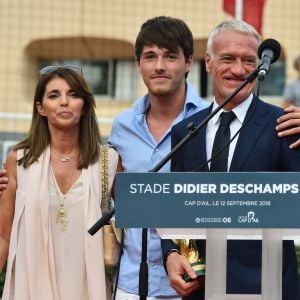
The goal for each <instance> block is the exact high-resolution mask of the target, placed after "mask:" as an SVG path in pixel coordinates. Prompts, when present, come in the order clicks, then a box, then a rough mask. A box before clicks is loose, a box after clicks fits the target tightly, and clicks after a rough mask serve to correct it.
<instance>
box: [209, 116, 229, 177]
mask: <svg viewBox="0 0 300 300" xmlns="http://www.w3.org/2000/svg"><path fill="white" fill-rule="evenodd" d="M234 118H235V114H234V112H233V111H229V112H222V113H221V116H220V125H219V128H218V130H217V133H216V136H215V140H214V144H213V149H212V154H211V157H212V161H211V164H210V171H211V172H214V171H215V172H217V171H218V172H227V164H228V153H229V141H230V128H229V125H230V123H231V122H232V121H233V120H234ZM225 145H227V146H226V148H225V149H223V151H222V152H221V153H219V152H220V150H221V149H222V148H223V147H224V146H225Z"/></svg>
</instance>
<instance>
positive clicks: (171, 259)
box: [166, 252, 204, 297]
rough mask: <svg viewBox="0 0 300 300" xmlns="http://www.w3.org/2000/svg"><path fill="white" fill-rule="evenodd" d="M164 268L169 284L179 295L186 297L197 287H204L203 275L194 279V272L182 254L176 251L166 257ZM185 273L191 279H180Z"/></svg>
mask: <svg viewBox="0 0 300 300" xmlns="http://www.w3.org/2000/svg"><path fill="white" fill-rule="evenodd" d="M166 268H167V271H168V276H169V280H170V284H171V286H172V287H173V289H174V290H175V291H176V292H177V293H178V294H179V295H180V296H182V297H186V296H188V295H190V294H192V293H193V292H194V291H196V290H198V289H199V288H204V277H202V278H201V279H196V278H197V276H196V273H195V272H194V270H193V269H192V267H191V265H190V264H189V262H188V260H187V259H186V258H185V257H184V256H183V255H180V254H179V253H177V252H173V253H171V254H170V255H169V256H168V258H167V262H166ZM185 273H187V274H188V275H189V276H190V278H191V279H192V281H190V282H185V281H184V280H183V279H182V275H184V274H185Z"/></svg>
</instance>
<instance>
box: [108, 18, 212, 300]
mask: <svg viewBox="0 0 300 300" xmlns="http://www.w3.org/2000/svg"><path fill="white" fill-rule="evenodd" d="M193 51H194V49H193V36H192V33H191V31H190V30H189V28H188V27H187V25H186V24H185V23H184V22H183V21H181V20H178V19H174V18H170V17H156V18H153V19H150V20H148V21H146V22H145V23H144V24H143V25H142V27H141V30H140V32H139V34H138V36H137V39H136V44H135V56H136V64H137V68H138V71H139V72H140V73H141V75H142V77H143V80H144V82H145V84H146V86H147V88H148V93H147V94H146V95H145V96H144V97H142V98H141V99H139V100H138V101H137V102H136V103H135V104H134V106H133V107H132V109H130V110H128V111H126V112H124V113H122V114H121V115H119V116H118V117H117V118H116V119H115V120H114V122H113V126H112V133H111V136H110V138H109V142H110V144H111V145H112V146H113V147H115V148H116V149H117V151H118V152H119V154H120V156H121V159H122V164H123V167H124V170H125V172H147V171H148V170H150V169H152V168H153V167H154V166H155V165H156V164H157V163H158V162H159V161H160V160H161V159H162V158H163V157H164V156H165V155H166V154H167V153H168V152H169V151H170V149H171V146H170V130H171V127H172V126H173V125H174V124H176V123H178V122H179V121H181V120H183V119H184V118H186V117H188V116H191V115H192V114H194V113H195V112H197V111H199V110H201V109H203V108H205V107H207V106H208V103H207V102H205V101H203V100H202V99H201V98H199V96H198V95H197V93H196V92H195V90H194V89H193V88H192V87H191V86H190V85H189V84H187V83H186V77H187V75H188V72H189V71H190V68H191V67H192V64H193ZM161 171H163V172H168V171H169V164H168V165H166V166H165V167H164V168H163V169H162V170H161ZM141 239H142V230H141V229H132V228H127V229H126V232H125V243H124V254H123V256H122V259H121V266H120V276H119V284H118V288H119V289H118V293H117V299H139V297H138V284H139V268H140V261H141ZM148 268H149V280H148V282H149V289H148V296H149V297H151V298H149V299H160V297H168V298H167V299H180V297H179V296H178V295H177V293H176V292H175V291H174V290H173V289H172V288H171V287H170V285H169V282H168V277H167V276H166V274H165V270H164V267H163V262H162V255H161V246H160V238H159V236H158V233H157V232H156V230H155V229H148ZM164 299H165V298H164Z"/></svg>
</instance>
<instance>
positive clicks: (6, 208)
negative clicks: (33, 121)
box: [0, 151, 17, 272]
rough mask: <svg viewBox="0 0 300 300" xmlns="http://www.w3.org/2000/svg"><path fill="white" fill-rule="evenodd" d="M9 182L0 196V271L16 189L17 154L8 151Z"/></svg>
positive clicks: (6, 248) (11, 218)
mask: <svg viewBox="0 0 300 300" xmlns="http://www.w3.org/2000/svg"><path fill="white" fill-rule="evenodd" d="M6 169H7V176H8V178H9V182H8V184H7V189H6V190H4V191H2V195H1V198H0V272H1V271H2V269H3V266H4V264H5V262H6V260H7V256H8V249H9V241H10V233H11V228H12V223H13V217H14V210H15V200H16V190H17V154H16V152H15V151H12V152H10V153H9V155H8V157H7V161H6Z"/></svg>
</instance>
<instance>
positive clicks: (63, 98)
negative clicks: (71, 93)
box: [60, 95, 69, 106]
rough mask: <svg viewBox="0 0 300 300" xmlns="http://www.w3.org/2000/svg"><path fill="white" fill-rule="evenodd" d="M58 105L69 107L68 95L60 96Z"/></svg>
mask: <svg viewBox="0 0 300 300" xmlns="http://www.w3.org/2000/svg"><path fill="white" fill-rule="evenodd" d="M60 105H61V106H68V105H69V98H68V95H61V97H60Z"/></svg>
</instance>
